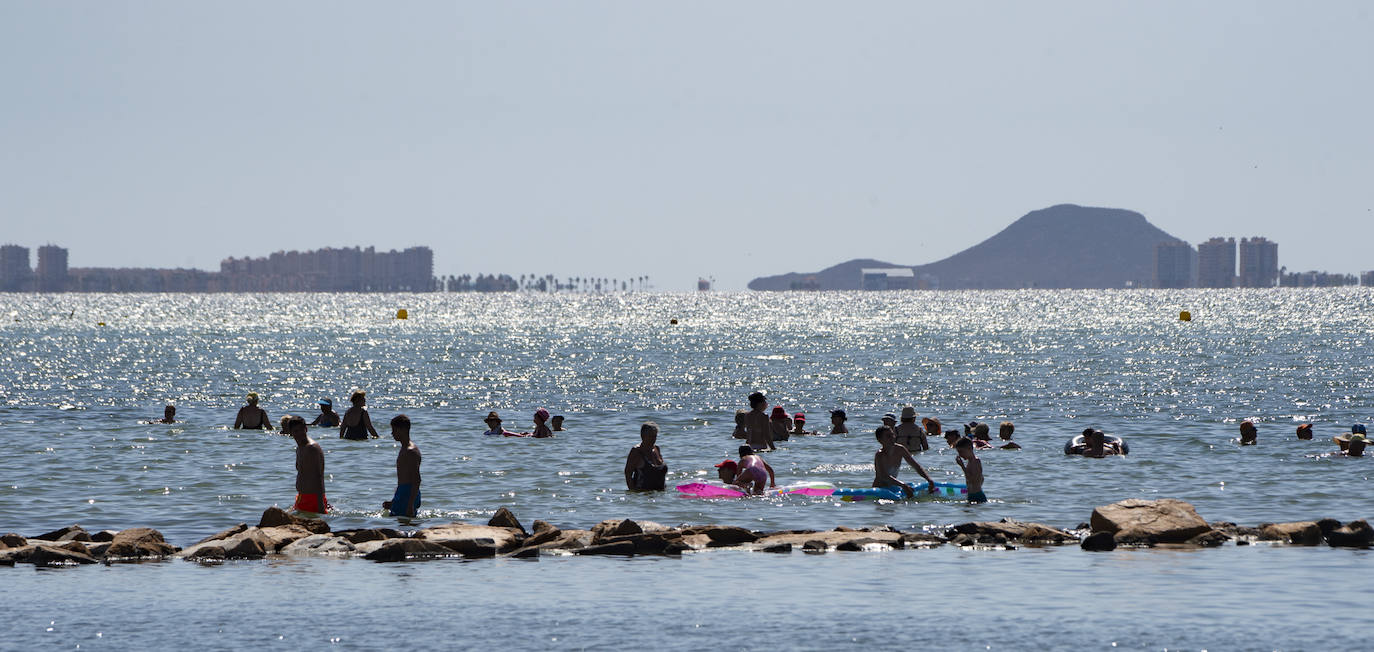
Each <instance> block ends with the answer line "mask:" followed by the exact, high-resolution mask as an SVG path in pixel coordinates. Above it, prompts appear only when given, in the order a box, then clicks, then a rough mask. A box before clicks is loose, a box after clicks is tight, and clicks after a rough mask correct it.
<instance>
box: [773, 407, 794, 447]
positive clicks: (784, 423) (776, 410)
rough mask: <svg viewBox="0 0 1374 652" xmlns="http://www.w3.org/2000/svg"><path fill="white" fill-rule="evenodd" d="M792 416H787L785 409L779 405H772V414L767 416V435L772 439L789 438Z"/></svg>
mask: <svg viewBox="0 0 1374 652" xmlns="http://www.w3.org/2000/svg"><path fill="white" fill-rule="evenodd" d="M791 429H792V418H791V417H789V416H787V410H784V409H782V406H781V405H774V406H773V414H772V415H771V416H770V417H768V436H769V437H771V438H772V439H773V441H787V440H788V439H791V437H792V433H791Z"/></svg>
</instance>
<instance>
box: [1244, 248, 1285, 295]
mask: <svg viewBox="0 0 1374 652" xmlns="http://www.w3.org/2000/svg"><path fill="white" fill-rule="evenodd" d="M1278 280H1279V245H1278V243H1276V242H1270V241H1269V240H1267V239H1265V238H1241V240H1240V275H1239V276H1238V278H1237V284H1238V285H1239V286H1240V287H1243V288H1271V287H1274V285H1275V284H1276V283H1278Z"/></svg>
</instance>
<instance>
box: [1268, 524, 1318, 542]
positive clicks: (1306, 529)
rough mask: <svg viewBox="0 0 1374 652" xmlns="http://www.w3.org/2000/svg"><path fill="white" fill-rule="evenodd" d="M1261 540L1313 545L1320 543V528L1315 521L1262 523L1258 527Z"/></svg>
mask: <svg viewBox="0 0 1374 652" xmlns="http://www.w3.org/2000/svg"><path fill="white" fill-rule="evenodd" d="M1259 538H1260V540H1262V541H1282V542H1284V543H1291V544H1293V545H1298V546H1315V545H1319V544H1320V543H1322V541H1323V540H1324V537H1323V536H1322V530H1321V528H1320V527H1317V522H1316V521H1297V522H1294V523H1264V524H1261V525H1260V527H1259Z"/></svg>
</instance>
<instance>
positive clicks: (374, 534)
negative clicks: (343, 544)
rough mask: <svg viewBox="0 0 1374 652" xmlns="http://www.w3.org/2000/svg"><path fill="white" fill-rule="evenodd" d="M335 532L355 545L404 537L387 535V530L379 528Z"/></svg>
mask: <svg viewBox="0 0 1374 652" xmlns="http://www.w3.org/2000/svg"><path fill="white" fill-rule="evenodd" d="M335 534H337V535H339V536H341V537H343V538H344V539H345V540H347V541H348V542H349V543H351V544H354V545H356V544H359V543H363V542H366V541H381V540H383V539H393V538H395V539H399V538H402V537H389V536H387V535H386V532H383V531H382V530H378V529H367V530H340V531H338V532H335ZM311 536H318V535H311Z"/></svg>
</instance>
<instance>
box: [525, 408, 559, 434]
mask: <svg viewBox="0 0 1374 652" xmlns="http://www.w3.org/2000/svg"><path fill="white" fill-rule="evenodd" d="M548 421H549V411H548V410H545V409H544V408H539V409H538V410H535V411H534V432H531V433H529V435H530V436H531V437H538V438H540V439H543V438H545V437H552V436H553V431H552V430H549V423H548Z"/></svg>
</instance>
